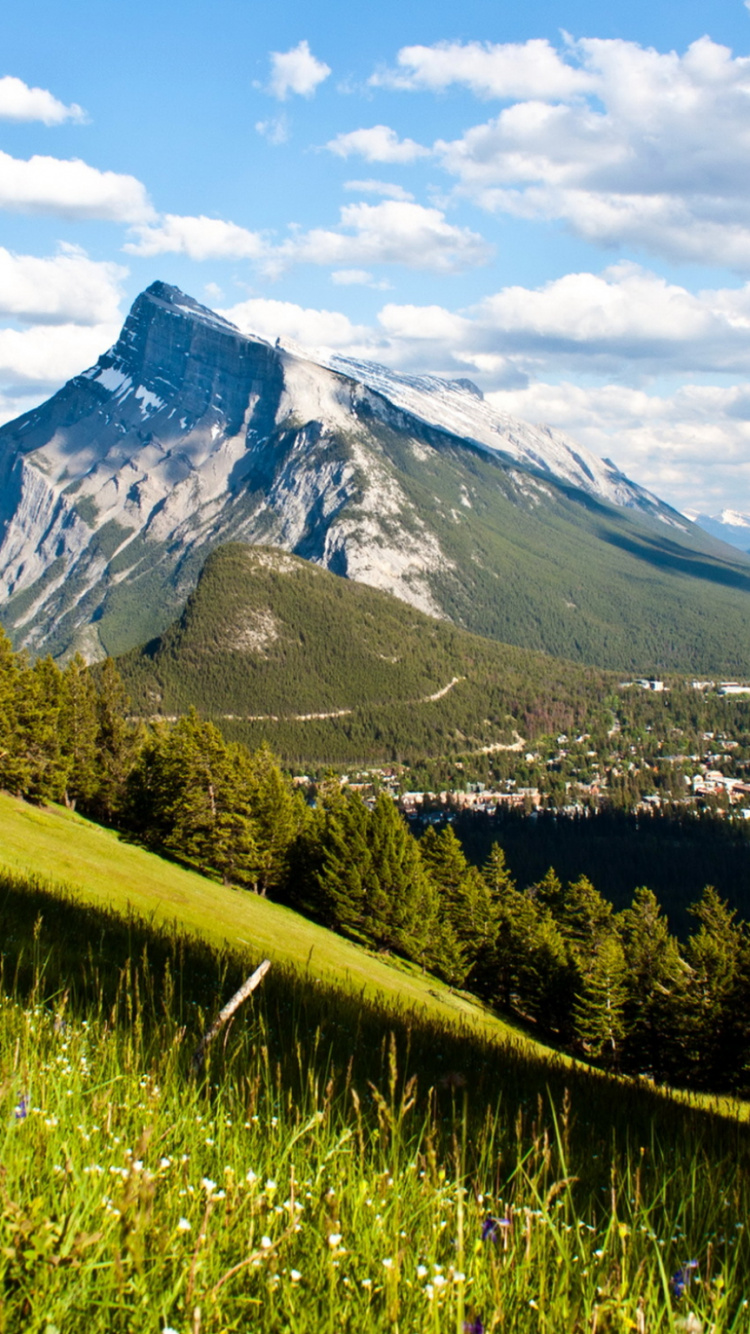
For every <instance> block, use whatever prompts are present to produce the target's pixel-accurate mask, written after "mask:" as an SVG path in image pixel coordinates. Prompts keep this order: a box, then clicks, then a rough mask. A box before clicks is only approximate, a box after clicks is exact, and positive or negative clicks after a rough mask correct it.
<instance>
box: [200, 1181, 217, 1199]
mask: <svg viewBox="0 0 750 1334" xmlns="http://www.w3.org/2000/svg"><path fill="white" fill-rule="evenodd" d="M201 1185H202V1187H203V1189H204V1190H205V1192H206V1194H207V1195H212V1194H213V1192H214V1191H215V1190H216V1182H215V1181H212V1180H211V1178H210V1177H204V1178H203V1180H202V1181H201Z"/></svg>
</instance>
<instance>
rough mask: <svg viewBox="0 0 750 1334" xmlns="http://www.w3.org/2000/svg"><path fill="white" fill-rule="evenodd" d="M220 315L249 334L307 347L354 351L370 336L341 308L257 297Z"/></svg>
mask: <svg viewBox="0 0 750 1334" xmlns="http://www.w3.org/2000/svg"><path fill="white" fill-rule="evenodd" d="M219 314H221V315H223V316H224V318H225V319H227V320H231V321H232V323H233V324H236V325H237V326H238V327H239V328H240V329H242V330H243V332H245V333H255V334H259V335H260V337H261V338H268V339H269V340H271V341H273V340H275V339H276V338H282V339H291V340H293V341H294V342H296V343H301V344H302V345H303V346H304V347H322V348H337V349H338V348H346V349H347V350H350V349H351V348H352V347H358V346H359V344H360V343H361V342H362V340H363V339H364V340H367V338H368V330H367V329H366V328H365V327H364V326H362V325H356V324H352V322H351V320H349V319H348V317H347V316H346V315H343V314H341V312H340V311H337V310H315V309H306V308H305V307H304V306H296V305H294V303H293V302H291V301H270V300H268V299H267V298H263V297H253V298H251V299H250V300H249V301H242V302H240V304H239V305H236V306H231V307H230V308H229V309H228V310H222V311H220V312H219Z"/></svg>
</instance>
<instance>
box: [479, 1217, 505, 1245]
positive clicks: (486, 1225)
mask: <svg viewBox="0 0 750 1334" xmlns="http://www.w3.org/2000/svg"><path fill="white" fill-rule="evenodd" d="M510 1225H511V1224H510V1219H509V1218H493V1217H492V1215H491V1214H488V1215H487V1217H486V1218H485V1220H484V1222H483V1223H482V1241H499V1239H500V1233H501V1232H502V1230H503V1228H507V1227H510Z"/></svg>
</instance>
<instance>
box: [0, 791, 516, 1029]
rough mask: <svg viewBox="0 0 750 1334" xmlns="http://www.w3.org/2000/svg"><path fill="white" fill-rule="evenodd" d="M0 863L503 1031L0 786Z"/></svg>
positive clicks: (432, 1012)
mask: <svg viewBox="0 0 750 1334" xmlns="http://www.w3.org/2000/svg"><path fill="white" fill-rule="evenodd" d="M0 868H5V869H9V870H11V871H16V872H19V873H22V874H24V875H32V876H33V875H38V876H41V877H44V878H46V879H51V880H52V881H55V882H62V883H63V884H64V885H66V886H70V887H71V888H72V889H73V891H74V893H75V895H76V897H77V898H78V899H80V901H81V902H83V903H88V904H93V905H95V906H97V907H107V908H111V909H113V910H114V911H115V912H119V913H122V914H127V913H128V911H132V912H134V913H135V914H136V916H138V917H141V918H144V919H148V920H149V921H151V922H153V923H154V924H155V925H156V926H157V927H158V926H166V927H167V928H169V927H170V926H172V925H174V927H175V930H176V931H180V932H187V933H189V934H193V935H196V936H198V937H200V938H202V939H205V940H208V941H209V942H211V943H212V944H214V945H218V946H223V945H224V944H225V943H226V944H227V945H229V946H230V947H231V948H232V949H233V950H234V951H235V952H237V950H238V947H239V949H240V952H241V950H242V947H247V953H248V959H249V960H250V961H252V960H254V961H255V962H256V963H257V962H258V960H259V958H261V957H266V958H269V959H271V961H272V962H273V961H278V962H279V963H284V964H288V965H290V966H291V967H292V968H295V969H297V970H298V971H300V972H305V971H306V970H309V972H310V973H311V974H312V976H314V977H315V978H316V979H319V980H321V981H324V982H327V983H329V984H332V985H334V986H335V985H339V986H345V987H346V989H347V990H349V991H357V992H359V993H361V996H362V998H363V999H365V998H370V999H372V1000H377V1001H385V1002H386V1003H387V1004H389V1005H390V1006H392V1007H393V1008H394V1010H396V1009H401V1010H403V1009H411V1008H419V1009H420V1010H422V1011H423V1012H424V1016H425V1018H426V1019H429V1018H433V1019H435V1020H436V1021H438V1022H444V1021H445V1020H446V1019H447V1020H449V1021H452V1022H454V1023H455V1022H466V1021H470V1022H473V1023H476V1024H477V1025H479V1026H480V1027H481V1028H483V1029H485V1030H486V1031H487V1032H488V1034H489V1035H491V1034H492V1033H494V1034H496V1035H497V1036H498V1037H500V1036H504V1037H507V1036H508V1035H509V1033H511V1032H512V1031H513V1030H512V1029H511V1027H510V1026H509V1025H508V1024H507V1023H505V1022H503V1021H502V1020H500V1019H497V1018H495V1017H494V1016H493V1015H491V1014H489V1013H488V1012H487V1011H486V1010H485V1009H484V1008H483V1007H482V1006H481V1005H480V1004H479V1002H475V1001H472V1000H471V998H469V997H468V996H463V995H458V994H456V993H455V992H452V991H451V990H450V989H449V988H448V987H447V986H445V985H444V984H443V983H442V982H440V981H438V980H437V979H436V978H433V977H431V976H428V975H426V974H422V973H421V972H420V970H419V969H418V968H415V967H412V966H410V965H408V964H404V963H396V962H391V961H389V960H388V959H386V958H385V957H382V956H376V955H373V954H370V953H368V951H367V950H365V949H363V948H361V947H360V946H358V945H354V944H352V943H351V942H350V941H348V940H345V939H344V938H343V937H342V936H337V935H335V934H334V933H333V932H332V931H328V930H326V928H325V927H322V926H317V925H316V924H315V923H314V922H310V921H308V920H307V919H306V918H304V917H300V916H299V914H297V913H295V912H293V911H292V910H291V908H284V907H282V906H281V904H278V903H271V902H270V900H268V899H265V898H262V897H260V896H258V895H255V894H249V893H245V892H242V891H239V890H234V889H231V888H229V887H228V886H226V885H219V884H216V883H215V882H214V881H212V880H207V879H206V878H205V877H203V876H200V875H198V874H197V873H195V872H192V871H188V870H184V869H183V868H182V867H180V866H177V865H175V864H173V863H171V862H166V861H164V860H163V859H162V858H160V857H157V856H156V855H155V854H154V853H150V852H146V851H145V850H144V849H143V848H138V847H134V846H133V845H132V844H129V843H125V842H122V841H121V840H120V839H118V837H117V835H116V834H113V833H112V832H111V831H110V830H107V829H102V828H101V827H100V826H99V825H95V824H92V823H91V822H90V821H88V820H84V819H83V818H82V817H81V816H79V815H74V814H73V813H71V812H70V811H66V810H64V809H62V808H61V807H56V806H47V807H39V806H30V805H28V804H27V803H25V802H23V801H20V800H18V799H17V798H15V797H10V796H8V795H7V794H6V793H0Z"/></svg>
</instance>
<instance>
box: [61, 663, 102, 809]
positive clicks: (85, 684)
mask: <svg viewBox="0 0 750 1334" xmlns="http://www.w3.org/2000/svg"><path fill="white" fill-rule="evenodd" d="M98 731H99V719H98V710H97V692H96V687H95V685H94V682H93V680H92V677H91V673H90V671H89V669H88V667H87V666H86V663H85V662H84V660H83V658H82V657H81V655H80V653H77V654H76V655H75V657H74V658H72V659H71V660H70V662H69V663H68V665H67V666H66V668H65V670H64V672H63V690H62V703H61V708H60V740H61V746H62V749H63V751H64V754H65V756H66V759H67V771H66V775H65V792H64V798H65V804H66V806H69V807H71V809H73V810H75V808H76V805H77V804H78V803H80V804H81V805H82V806H83V808H84V809H87V807H88V806H89V805H90V803H91V802H92V801H93V798H94V796H95V794H96V792H97V790H98V787H99V782H100V778H99V753H98V748H97V736H98Z"/></svg>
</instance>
